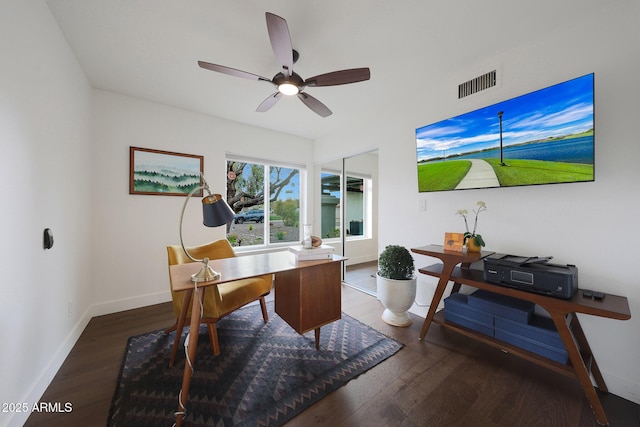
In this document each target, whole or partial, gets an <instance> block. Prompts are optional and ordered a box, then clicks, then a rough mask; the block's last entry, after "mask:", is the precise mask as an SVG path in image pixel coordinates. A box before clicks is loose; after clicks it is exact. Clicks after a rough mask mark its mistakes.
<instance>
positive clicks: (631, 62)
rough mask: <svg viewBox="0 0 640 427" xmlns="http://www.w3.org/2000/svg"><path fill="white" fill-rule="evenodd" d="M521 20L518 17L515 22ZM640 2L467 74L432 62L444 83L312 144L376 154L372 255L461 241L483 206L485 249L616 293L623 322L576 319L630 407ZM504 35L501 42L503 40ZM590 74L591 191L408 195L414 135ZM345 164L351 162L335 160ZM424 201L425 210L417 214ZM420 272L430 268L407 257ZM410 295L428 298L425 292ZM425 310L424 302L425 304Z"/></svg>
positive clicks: (635, 326)
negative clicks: (472, 84) (491, 74)
mask: <svg viewBox="0 0 640 427" xmlns="http://www.w3.org/2000/svg"><path fill="white" fill-rule="evenodd" d="M521 18H522V19H526V17H521ZM638 22H640V4H639V3H638V2H636V1H631V0H628V1H624V2H617V3H616V4H615V5H613V4H609V5H607V7H606V8H603V9H602V10H599V11H598V13H593V14H592V15H590V16H586V17H584V16H583V17H581V19H580V20H578V21H577V22H572V20H571V19H570V18H568V19H567V23H566V24H565V25H564V26H561V27H559V28H558V29H557V30H556V31H554V32H551V33H546V34H536V35H535V36H532V37H533V38H532V39H531V40H532V41H530V42H527V43H525V44H522V45H520V46H517V47H516V48H513V49H510V50H507V51H497V53H496V55H495V56H494V57H491V58H483V59H482V60H481V61H479V62H478V61H474V62H469V63H467V64H456V65H455V67H453V68H451V69H449V68H447V64H434V67H437V69H439V70H440V76H439V78H440V79H441V82H442V84H441V85H440V86H439V87H438V88H436V89H435V91H433V88H431V91H430V92H429V93H425V92H423V91H421V89H420V86H419V85H416V86H414V87H412V90H411V91H402V92H401V93H399V95H398V100H396V102H388V103H387V104H389V105H394V109H389V110H385V111H384V112H382V113H381V115H380V117H372V118H371V120H370V122H369V123H367V124H362V123H359V124H357V126H356V125H354V126H353V127H352V128H350V129H345V130H343V131H342V132H340V133H334V134H332V135H330V136H327V137H324V138H322V139H320V140H318V141H316V142H315V146H314V150H315V151H314V156H315V157H317V158H319V157H322V156H323V155H326V154H325V153H333V154H334V156H335V155H340V154H342V152H343V151H344V147H347V146H348V147H349V148H348V149H349V152H357V151H364V150H366V149H370V148H371V147H372V146H373V148H376V147H378V148H379V149H380V170H379V174H380V177H379V178H380V180H379V182H380V186H379V191H380V193H379V197H380V200H382V201H383V203H380V210H379V224H380V226H379V248H383V247H384V246H385V245H387V244H390V243H395V244H402V245H405V246H407V247H415V246H420V245H425V244H430V243H438V244H441V243H442V241H443V236H444V232H446V231H459V232H460V231H464V230H463V227H464V226H463V223H462V220H461V218H460V217H459V216H456V215H455V212H456V211H457V210H458V209H463V208H466V209H472V208H473V207H474V206H475V203H476V201H478V200H484V201H485V202H486V203H487V206H488V211H487V212H484V213H483V214H482V216H481V218H480V221H479V232H480V233H481V234H482V235H483V237H484V238H485V240H486V242H487V249H488V250H494V251H498V252H504V253H513V254H522V255H553V256H554V257H555V260H554V261H557V262H559V263H573V264H576V265H577V266H578V268H579V270H580V286H581V287H582V288H586V289H597V290H602V291H604V292H608V293H612V294H619V295H624V296H626V297H627V298H628V299H629V304H630V307H631V313H632V319H631V320H629V321H614V320H608V319H602V318H594V317H590V316H580V321H581V323H582V325H583V327H584V329H585V332H586V334H587V337H588V338H589V340H590V343H591V345H592V349H593V351H594V353H595V356H596V359H597V360H598V362H599V365H600V368H601V370H602V371H603V373H604V376H605V380H606V381H607V384H608V386H609V389H610V391H612V392H613V393H615V394H617V395H620V396H622V397H624V398H627V399H629V400H632V401H634V402H637V403H640V369H638V355H639V354H640V339H638V337H639V336H640V287H639V286H638V284H637V274H636V271H635V269H634V263H635V262H636V258H637V257H638V255H640V251H639V250H638V247H637V245H636V243H635V240H636V238H635V236H634V230H635V229H636V228H637V218H638V212H640V192H639V191H638V188H637V186H638V183H639V182H640V168H638V159H639V158H640V144H638V138H637V131H638V107H637V100H638V97H639V95H640V80H638V78H637V76H638V75H640V56H639V55H637V52H638V49H637V41H638V40H639V39H640V27H638ZM507 36H508V35H507ZM495 68H498V69H499V70H500V72H501V81H500V83H499V85H498V87H496V88H493V89H490V90H487V91H486V92H485V93H480V94H477V95H474V96H472V97H469V98H468V99H466V100H462V101H458V100H457V86H458V84H459V83H461V82H463V81H465V80H467V79H468V78H472V77H474V76H476V75H479V74H482V73H484V72H487V71H490V70H492V69H495ZM590 72H595V88H596V99H595V103H596V181H595V182H593V183H574V184H557V185H552V186H534V187H519V188H508V189H507V188H501V189H484V190H466V191H457V192H440V193H421V194H420V193H418V191H417V177H416V155H415V135H414V130H415V128H417V127H419V126H423V125H426V124H429V123H434V122H437V121H439V120H442V119H446V118H448V117H452V116H455V115H458V114H461V113H464V112H468V111H472V110H475V109H477V108H481V107H483V106H486V105H490V104H493V103H495V102H498V101H502V100H506V99H509V98H512V97H515V96H518V95H522V94H525V93H528V92H531V91H534V90H537V89H541V88H543V87H546V86H549V85H552V84H556V83H560V82H562V81H565V80H569V79H571V78H574V77H578V76H581V75H584V74H587V73H590ZM344 154H349V153H344ZM419 200H425V201H426V205H427V210H426V211H425V212H419V211H418V201H419ZM415 259H416V264H417V265H418V266H419V267H421V266H424V265H428V264H429V263H432V262H435V261H436V260H432V259H428V258H427V257H423V256H415ZM419 286H420V287H423V288H426V289H427V290H428V291H427V293H429V292H430V295H432V293H433V289H434V288H435V282H434V281H432V280H429V279H428V278H424V277H421V278H420V281H419ZM428 300H430V296H429V298H428Z"/></svg>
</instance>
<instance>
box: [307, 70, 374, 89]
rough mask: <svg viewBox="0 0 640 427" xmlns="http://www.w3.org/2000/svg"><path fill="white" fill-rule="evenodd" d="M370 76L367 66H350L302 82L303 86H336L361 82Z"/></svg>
mask: <svg viewBox="0 0 640 427" xmlns="http://www.w3.org/2000/svg"><path fill="white" fill-rule="evenodd" d="M370 78H371V71H369V69H368V68H352V69H350V70H340V71H333V72H331V73H326V74H320V75H318V76H314V77H309V78H308V79H307V80H305V81H304V84H305V86H337V85H344V84H348V83H356V82H362V81H365V80H369V79H370Z"/></svg>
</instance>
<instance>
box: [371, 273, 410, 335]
mask: <svg viewBox="0 0 640 427" xmlns="http://www.w3.org/2000/svg"><path fill="white" fill-rule="evenodd" d="M376 284H377V296H378V299H379V300H380V302H381V303H382V305H384V306H385V310H384V312H383V313H382V320H384V321H385V322H386V323H388V324H389V325H392V326H409V325H410V324H411V317H409V313H407V310H409V308H411V306H412V305H413V302H414V300H415V298H416V278H415V277H413V278H412V279H409V280H395V279H387V278H384V277H380V276H378V275H377V274H376Z"/></svg>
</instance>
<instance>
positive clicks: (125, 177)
mask: <svg viewBox="0 0 640 427" xmlns="http://www.w3.org/2000/svg"><path fill="white" fill-rule="evenodd" d="M93 113H94V114H93V140H94V141H95V149H94V159H93V164H94V168H93V181H92V182H93V185H94V189H95V193H94V199H93V203H94V223H95V225H96V226H95V228H94V230H93V237H94V241H95V246H94V250H93V261H94V264H93V273H94V288H95V289H94V292H95V301H96V307H95V311H94V314H104V313H111V312H114V311H119V310H124V309H128V308H134V307H140V306H143V305H148V304H152V303H154V302H161V301H167V300H168V299H169V298H170V296H169V277H168V270H167V268H168V267H167V254H166V246H167V245H171V244H180V240H179V221H180V212H181V210H182V207H183V204H184V201H185V199H184V197H171V196H149V195H131V194H129V147H130V146H134V147H144V148H153V149H157V150H165V151H173V152H179V153H186V154H197V155H203V156H204V175H205V178H206V179H207V182H208V183H209V186H210V187H211V190H212V191H213V192H218V193H224V191H225V189H226V181H225V177H226V169H225V166H226V163H225V154H226V153H228V152H231V153H234V154H242V155H244V156H247V155H249V156H252V157H256V158H260V159H266V160H278V159H281V158H282V157H281V156H282V153H287V161H289V162H293V163H299V164H303V165H306V166H307V167H308V168H310V170H312V169H311V165H312V164H311V153H312V144H311V141H308V140H305V139H301V138H298V137H293V136H288V135H283V134H279V133H276V132H271V131H267V130H263V129H260V128H256V127H251V126H246V125H242V124H239V123H234V122H229V121H226V120H222V119H216V118H212V117H209V116H205V115H201V114H195V113H191V112H187V111H184V110H180V109H177V108H172V107H167V106H164V105H159V104H155V103H150V102H146V101H142V100H140V99H136V98H130V97H126V96H122V95H117V94H113V93H110V92H104V91H95V92H94V97H93ZM274 147H278V149H277V150H274ZM310 175H312V173H310ZM310 181H311V180H310ZM303 191H304V190H303ZM201 216H202V213H201V208H200V203H199V200H198V199H197V198H195V197H194V198H192V200H191V201H190V202H189V204H188V205H187V209H186V213H185V221H184V239H185V244H186V245H188V246H193V245H197V244H201V243H206V242H210V241H212V240H215V239H218V238H224V236H225V234H224V232H225V230H224V227H218V228H213V229H211V228H206V227H204V226H202V218H201Z"/></svg>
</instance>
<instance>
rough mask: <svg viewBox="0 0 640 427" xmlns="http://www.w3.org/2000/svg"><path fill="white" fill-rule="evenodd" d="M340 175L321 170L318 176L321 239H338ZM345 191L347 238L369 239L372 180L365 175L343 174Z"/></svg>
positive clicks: (339, 230)
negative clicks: (345, 177)
mask: <svg viewBox="0 0 640 427" xmlns="http://www.w3.org/2000/svg"><path fill="white" fill-rule="evenodd" d="M341 186H342V180H341V174H340V172H335V171H330V170H327V169H324V170H322V173H321V206H322V208H321V218H322V237H323V238H327V239H330V238H339V237H340V232H341V229H342V227H340V224H341V198H340V197H341V192H340V189H341ZM346 189H347V191H346V192H345V194H344V195H343V197H344V199H343V200H344V203H345V206H346V209H345V212H344V215H345V217H346V221H345V232H346V236H347V238H350V237H351V236H359V237H368V236H369V237H370V235H371V231H370V229H371V211H372V198H371V191H372V180H371V178H370V177H368V176H364V175H356V174H352V173H348V174H347V180H346Z"/></svg>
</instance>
